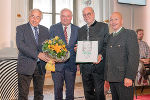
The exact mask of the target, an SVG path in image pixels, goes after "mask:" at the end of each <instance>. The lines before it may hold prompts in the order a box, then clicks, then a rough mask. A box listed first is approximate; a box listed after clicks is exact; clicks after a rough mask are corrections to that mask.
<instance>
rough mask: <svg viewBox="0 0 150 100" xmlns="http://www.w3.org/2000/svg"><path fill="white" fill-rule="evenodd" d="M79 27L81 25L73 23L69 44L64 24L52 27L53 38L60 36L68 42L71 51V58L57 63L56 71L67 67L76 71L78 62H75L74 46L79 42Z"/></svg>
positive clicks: (67, 46)
mask: <svg viewBox="0 0 150 100" xmlns="http://www.w3.org/2000/svg"><path fill="white" fill-rule="evenodd" d="M78 29H79V27H77V26H75V25H73V24H71V36H70V40H69V44H68V45H67V43H66V40H65V36H64V31H63V26H62V24H61V23H57V24H55V25H52V26H51V27H50V36H51V38H54V37H55V36H59V37H60V38H61V39H62V40H63V41H64V42H65V43H66V48H67V50H68V51H70V58H69V59H68V60H67V61H66V62H63V63H56V65H55V71H63V70H65V69H69V70H70V71H74V72H76V70H77V68H76V63H75V59H76V53H75V51H74V47H75V44H76V42H77V35H78Z"/></svg>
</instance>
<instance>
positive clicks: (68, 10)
mask: <svg viewBox="0 0 150 100" xmlns="http://www.w3.org/2000/svg"><path fill="white" fill-rule="evenodd" d="M65 10H66V11H69V12H70V13H71V16H72V11H71V10H70V9H68V8H64V9H62V10H61V11H60V15H61V14H62V12H63V11H65Z"/></svg>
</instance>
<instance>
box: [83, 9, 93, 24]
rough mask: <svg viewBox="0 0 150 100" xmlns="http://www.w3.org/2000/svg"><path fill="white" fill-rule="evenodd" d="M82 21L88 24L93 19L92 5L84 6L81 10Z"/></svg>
mask: <svg viewBox="0 0 150 100" xmlns="http://www.w3.org/2000/svg"><path fill="white" fill-rule="evenodd" d="M82 13H83V18H84V21H85V22H86V23H87V24H88V26H90V25H91V24H92V23H93V22H94V20H95V13H94V10H93V8H92V7H85V8H84V9H83V10H82Z"/></svg>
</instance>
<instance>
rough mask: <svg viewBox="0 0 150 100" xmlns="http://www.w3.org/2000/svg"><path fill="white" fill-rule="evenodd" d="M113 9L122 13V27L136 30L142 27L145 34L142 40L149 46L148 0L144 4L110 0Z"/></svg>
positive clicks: (149, 1) (149, 4)
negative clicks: (121, 2)
mask: <svg viewBox="0 0 150 100" xmlns="http://www.w3.org/2000/svg"><path fill="white" fill-rule="evenodd" d="M112 2H113V5H114V7H113V11H119V12H120V13H121V14H122V15H123V19H124V27H126V28H129V29H133V30H136V29H137V28H143V29H144V32H145V35H144V39H143V40H144V41H146V42H147V43H148V44H149V46H150V39H149V37H150V28H149V26H150V0H147V5H146V6H137V5H128V4H118V2H117V0H112Z"/></svg>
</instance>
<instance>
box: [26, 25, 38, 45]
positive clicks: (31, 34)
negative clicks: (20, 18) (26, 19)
mask: <svg viewBox="0 0 150 100" xmlns="http://www.w3.org/2000/svg"><path fill="white" fill-rule="evenodd" d="M27 26H28V30H29V34H30V37H29V38H31V40H32V41H33V43H34V44H35V45H36V46H37V43H36V41H35V37H34V34H33V31H32V28H31V26H30V24H29V23H28V24H27Z"/></svg>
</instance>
